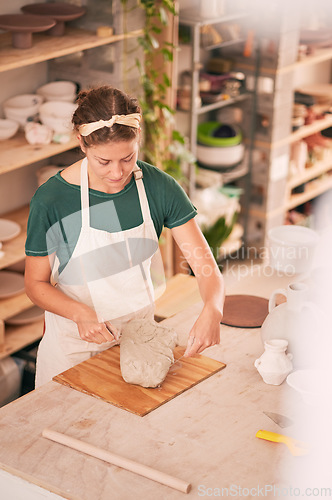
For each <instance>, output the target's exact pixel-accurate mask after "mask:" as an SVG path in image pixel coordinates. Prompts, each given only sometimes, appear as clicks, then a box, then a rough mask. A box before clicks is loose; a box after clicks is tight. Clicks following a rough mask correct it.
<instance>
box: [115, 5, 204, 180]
mask: <svg viewBox="0 0 332 500" xmlns="http://www.w3.org/2000/svg"><path fill="white" fill-rule="evenodd" d="M121 2H122V4H123V8H124V13H125V12H126V9H128V5H127V4H128V0H121ZM137 6H138V7H139V8H141V9H143V11H144V14H145V23H144V27H143V29H142V35H141V36H139V37H138V38H137V40H138V43H139V45H140V47H141V48H142V50H143V54H144V60H143V62H142V61H140V60H139V59H138V58H137V59H136V65H137V68H138V70H139V75H140V83H141V86H142V90H143V95H142V96H141V98H140V105H141V107H142V112H143V117H144V135H145V141H144V147H143V152H144V155H145V160H146V161H147V162H149V163H151V164H153V165H157V166H158V167H160V168H162V169H163V170H164V171H166V172H167V173H169V174H170V175H172V176H173V177H175V178H176V179H177V180H179V181H182V182H184V181H185V177H184V175H183V169H182V164H183V163H184V162H185V163H187V164H188V163H191V164H193V163H195V161H196V159H195V158H194V156H193V155H192V154H191V153H190V151H189V150H188V148H187V147H186V139H185V138H184V137H183V135H182V134H181V133H180V132H179V131H178V130H175V129H174V114H175V110H174V109H173V108H172V106H171V105H170V104H169V103H168V102H169V101H171V99H170V98H169V95H170V91H171V86H172V82H171V80H170V77H169V74H168V72H167V70H166V69H165V68H167V65H168V64H170V63H172V61H173V52H174V50H175V49H176V48H175V47H174V45H173V43H171V42H168V41H167V40H166V37H165V36H163V35H164V34H165V30H167V28H168V24H169V15H171V16H176V15H177V12H176V8H175V1H173V0H156V1H154V0H137Z"/></svg>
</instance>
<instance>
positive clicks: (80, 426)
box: [0, 268, 299, 500]
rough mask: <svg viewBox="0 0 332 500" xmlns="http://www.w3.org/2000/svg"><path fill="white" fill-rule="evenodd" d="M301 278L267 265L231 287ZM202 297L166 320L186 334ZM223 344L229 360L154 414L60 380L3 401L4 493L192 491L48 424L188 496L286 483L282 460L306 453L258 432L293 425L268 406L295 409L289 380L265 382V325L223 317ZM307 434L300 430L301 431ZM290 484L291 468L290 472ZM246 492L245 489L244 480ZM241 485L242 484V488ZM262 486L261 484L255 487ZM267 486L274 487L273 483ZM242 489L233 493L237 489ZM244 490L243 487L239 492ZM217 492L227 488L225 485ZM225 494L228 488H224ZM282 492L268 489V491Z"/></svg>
mask: <svg viewBox="0 0 332 500" xmlns="http://www.w3.org/2000/svg"><path fill="white" fill-rule="evenodd" d="M290 281H292V280H291V278H289V277H287V276H280V277H278V276H277V275H275V274H274V275H273V276H268V277H266V276H264V273H263V272H262V271H261V270H260V268H257V270H256V271H255V272H253V273H251V272H250V273H249V274H248V275H247V276H246V277H242V278H241V280H240V281H238V279H237V276H236V275H235V274H234V276H231V275H230V276H229V277H226V286H227V292H228V293H250V294H254V295H260V296H263V297H269V295H270V294H271V292H272V291H273V290H274V289H276V288H280V287H284V286H285V285H286V284H288V283H289V282H290ZM201 306H202V305H201V303H197V304H195V305H193V306H191V307H189V308H188V309H186V310H185V311H183V312H180V313H178V314H177V315H176V316H173V317H172V318H169V319H167V320H165V324H168V325H172V326H174V327H175V329H176V330H177V332H178V334H179V336H180V339H181V340H182V342H185V340H186V338H187V336H188V333H189V331H190V328H191V326H192V325H193V323H194V321H195V319H196V318H197V316H198V314H199V311H200V309H201ZM221 332H222V335H221V345H220V346H215V347H211V348H209V349H207V350H206V351H205V353H204V355H207V356H211V357H212V358H214V359H217V360H219V361H222V362H224V363H226V365H227V366H226V368H224V369H223V370H221V371H220V372H218V373H216V374H215V375H213V376H211V377H210V378H208V379H206V380H204V381H203V382H201V383H199V384H197V385H196V386H194V387H192V388H191V389H189V390H187V391H186V392H184V393H182V394H181V395H179V396H177V397H175V398H174V399H172V400H171V401H169V402H167V403H166V404H164V405H162V406H160V407H159V408H157V409H156V410H154V411H152V412H151V413H149V414H148V415H146V416H144V417H139V416H137V415H135V414H132V413H129V412H127V411H125V410H122V409H120V408H117V407H115V406H112V405H111V404H108V403H106V402H104V401H101V400H98V399H96V398H93V397H91V396H89V395H86V394H83V393H80V392H78V391H76V390H73V389H71V388H69V387H65V386H63V385H60V384H58V383H56V382H50V383H48V384H46V385H44V386H43V387H41V388H39V389H37V390H35V391H32V392H31V393H29V394H27V395H25V396H24V397H22V398H20V399H18V400H16V401H14V402H13V403H11V404H9V405H7V406H5V407H3V408H1V409H0V443H1V446H0V497H1V498H2V499H3V500H21V499H22V500H23V499H24V500H36V499H39V498H54V499H55V498H66V499H75V500H92V499H93V500H110V499H112V500H129V499H138V500H141V499H142V500H156V499H170V500H171V499H180V498H185V497H186V495H185V494H184V493H181V492H178V491H176V490H173V489H171V488H169V487H167V486H163V485H161V484H159V483H156V482H154V481H151V480H149V479H146V478H144V477H141V476H139V475H136V474H134V473H132V472H129V471H126V470H123V469H120V468H118V467H115V466H113V465H110V464H107V463H105V462H103V461H100V460H98V459H96V458H93V457H89V456H87V455H84V454H82V453H80V452H78V451H75V450H72V449H70V448H67V447H65V446H62V445H60V444H58V443H54V442H52V441H49V440H47V439H45V438H43V437H42V436H41V433H42V431H43V429H44V428H46V427H47V428H51V429H53V430H55V431H58V432H61V433H65V434H68V435H70V436H72V437H75V438H77V439H80V440H82V441H86V442H88V443H91V444H93V445H95V446H97V447H100V448H103V449H107V450H109V451H111V452H113V453H116V454H118V455H121V456H124V457H127V458H130V459H132V460H135V461H137V462H140V463H143V464H146V465H149V466H151V467H153V468H155V469H157V470H160V471H163V472H165V473H167V474H169V475H173V476H175V477H178V478H180V479H183V480H185V481H188V482H190V483H191V484H192V489H191V491H190V493H189V494H188V495H187V497H188V498H201V497H204V496H205V497H213V496H218V495H217V494H218V489H219V490H220V492H221V490H222V489H224V490H223V496H226V490H225V489H226V488H229V489H230V488H232V490H230V492H229V496H233V498H234V497H235V498H240V497H241V496H245V497H246V498H252V497H255V496H258V495H257V493H256V495H248V492H247V490H246V489H248V490H250V489H252V488H258V487H264V488H265V485H266V486H267V487H268V486H269V485H271V487H273V485H278V484H279V483H280V478H281V463H282V464H286V465H287V468H288V469H290V468H291V466H292V463H293V461H294V460H297V457H293V456H292V455H290V453H289V451H288V449H287V448H286V446H284V445H283V444H275V443H270V442H268V441H263V440H261V439H257V438H256V437H255V434H256V432H257V431H258V430H259V429H268V430H270V431H274V432H281V433H284V434H289V435H292V427H289V428H288V429H281V428H280V427H279V426H278V425H277V424H275V423H274V422H273V421H272V420H270V419H269V418H268V417H267V416H266V415H265V414H264V413H263V412H264V411H270V412H276V413H281V414H284V415H285V414H286V415H287V416H288V417H290V418H292V419H293V418H294V412H293V409H292V405H287V409H286V408H285V407H284V406H283V398H284V396H286V395H289V394H290V393H292V394H291V395H292V398H294V399H295V400H297V398H299V396H298V395H297V394H296V393H294V394H293V392H294V391H293V390H292V389H291V388H290V387H288V386H287V385H286V383H285V382H284V383H283V384H282V385H280V386H271V385H267V384H265V383H264V382H263V380H262V379H261V377H260V375H259V374H258V372H257V370H256V369H255V368H254V361H255V359H257V358H258V357H259V356H260V355H261V354H262V352H263V346H262V342H261V338H260V330H259V329H242V328H232V327H227V326H224V325H222V326H221ZM295 437H297V436H295ZM282 480H283V483H282V484H283V486H285V485H287V482H286V483H285V478H284V476H283V479H282ZM241 488H242V489H243V490H242V495H241V494H240V491H241V490H240V489H241ZM237 490H238V491H239V494H236V491H237ZM255 491H256V490H252V492H255ZM264 491H265V490H264ZM231 492H233V495H231ZM234 492H235V494H234ZM216 493H217V494H216ZM219 496H222V495H221V494H220V495H219ZM269 497H270V498H275V495H273V494H271V496H269V495H267V494H266V496H265V498H269Z"/></svg>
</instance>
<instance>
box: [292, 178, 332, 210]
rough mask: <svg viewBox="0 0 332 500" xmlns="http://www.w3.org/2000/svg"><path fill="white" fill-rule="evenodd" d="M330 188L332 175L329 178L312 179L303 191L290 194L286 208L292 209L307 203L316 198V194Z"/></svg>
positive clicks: (331, 186)
mask: <svg viewBox="0 0 332 500" xmlns="http://www.w3.org/2000/svg"><path fill="white" fill-rule="evenodd" d="M330 189H332V176H330V177H329V178H327V179H317V180H314V181H311V182H309V183H308V184H307V185H306V187H305V191H304V192H303V193H296V194H292V195H291V196H290V199H289V201H288V202H287V203H286V207H285V209H286V210H292V209H293V208H295V207H298V206H299V205H302V203H306V202H307V201H309V200H312V199H313V198H316V196H319V195H320V194H323V193H325V192H326V191H329V190H330Z"/></svg>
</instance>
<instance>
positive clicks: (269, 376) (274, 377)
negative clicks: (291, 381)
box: [254, 339, 293, 385]
mask: <svg viewBox="0 0 332 500" xmlns="http://www.w3.org/2000/svg"><path fill="white" fill-rule="evenodd" d="M264 347H265V351H264V353H263V354H262V356H261V357H260V358H259V359H256V361H255V363H254V364H255V367H256V368H257V370H258V372H259V374H260V375H261V377H262V379H263V380H264V382H265V383H266V384H271V385H280V384H281V383H282V382H283V381H284V380H285V378H286V377H287V375H288V374H289V373H290V372H291V371H292V369H293V364H292V361H291V359H292V358H293V355H292V354H291V353H288V354H286V349H287V347H288V342H287V340H283V339H272V340H269V341H266V342H264Z"/></svg>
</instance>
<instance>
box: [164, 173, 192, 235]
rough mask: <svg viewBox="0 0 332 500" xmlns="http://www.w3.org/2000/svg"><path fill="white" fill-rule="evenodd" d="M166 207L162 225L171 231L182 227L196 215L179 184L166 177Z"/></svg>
mask: <svg viewBox="0 0 332 500" xmlns="http://www.w3.org/2000/svg"><path fill="white" fill-rule="evenodd" d="M165 187H166V206H165V219H164V225H165V227H168V228H170V229H172V228H173V227H177V226H182V224H185V223H186V222H188V221H189V220H190V219H193V218H194V217H195V216H196V215H197V210H196V208H195V206H194V205H193V204H192V202H191V201H190V199H189V197H188V196H187V194H186V192H185V191H184V189H183V188H182V187H181V186H180V184H179V183H178V182H177V181H176V180H175V179H173V178H172V177H170V176H168V179H167V183H166V186H165Z"/></svg>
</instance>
